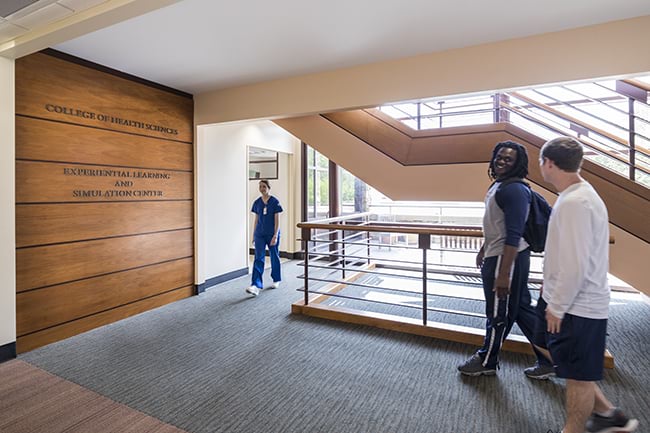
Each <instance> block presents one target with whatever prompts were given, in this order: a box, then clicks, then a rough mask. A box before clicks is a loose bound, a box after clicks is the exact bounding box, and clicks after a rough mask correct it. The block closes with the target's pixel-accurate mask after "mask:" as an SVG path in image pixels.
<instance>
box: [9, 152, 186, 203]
mask: <svg viewBox="0 0 650 433" xmlns="http://www.w3.org/2000/svg"><path fill="white" fill-rule="evenodd" d="M66 170H67V171H66ZM74 170H95V171H96V170H113V171H117V172H124V173H128V174H130V175H131V176H132V177H120V176H85V175H74V174H65V173H66V172H67V173H74ZM139 173H144V174H145V175H150V174H151V175H165V176H169V178H168V179H146V178H135V177H133V176H138V175H140V174H139ZM123 181H127V182H128V181H130V182H133V185H132V186H128V187H124V186H116V183H117V182H123ZM192 183H193V179H192V173H189V172H180V171H169V170H145V169H129V168H117V167H102V166H98V165H77V164H64V163H45V162H34V161H16V203H17V204H21V203H56V202H87V201H138V200H190V199H192V187H193V185H192ZM75 191H79V192H78V193H77V194H80V195H81V196H75ZM81 191H86V192H87V193H83V192H81ZM88 191H90V192H88ZM142 191H144V193H143V192H142ZM84 195H87V196H84Z"/></svg>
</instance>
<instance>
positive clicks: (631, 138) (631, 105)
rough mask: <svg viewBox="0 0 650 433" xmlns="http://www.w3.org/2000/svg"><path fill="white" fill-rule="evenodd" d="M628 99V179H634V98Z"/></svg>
mask: <svg viewBox="0 0 650 433" xmlns="http://www.w3.org/2000/svg"><path fill="white" fill-rule="evenodd" d="M627 100H628V117H629V119H630V120H629V130H630V133H629V134H630V136H629V140H628V141H629V143H630V155H629V162H630V180H632V181H634V179H635V178H636V154H635V153H636V147H635V138H636V133H635V132H634V99H632V98H627Z"/></svg>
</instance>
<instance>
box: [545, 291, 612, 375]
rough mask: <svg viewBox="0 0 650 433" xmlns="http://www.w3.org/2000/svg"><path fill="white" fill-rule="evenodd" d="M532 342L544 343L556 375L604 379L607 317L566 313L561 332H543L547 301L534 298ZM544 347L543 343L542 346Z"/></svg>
mask: <svg viewBox="0 0 650 433" xmlns="http://www.w3.org/2000/svg"><path fill="white" fill-rule="evenodd" d="M537 317H538V319H539V320H538V321H537V329H535V338H534V340H535V341H534V342H533V343H534V344H537V345H538V346H539V345H542V344H543V343H546V347H548V350H549V352H550V353H551V358H553V366H554V367H555V373H556V374H557V376H558V377H561V378H564V379H573V380H581V381H585V382H595V381H598V380H601V379H602V378H603V367H604V365H603V363H604V358H605V338H606V336H607V319H588V318H586V317H580V316H574V315H573V314H565V315H564V319H562V325H561V326H560V332H558V333H557V334H549V333H548V332H546V302H545V301H544V300H543V299H542V298H541V297H540V298H539V300H538V301H537ZM542 347H543V345H542Z"/></svg>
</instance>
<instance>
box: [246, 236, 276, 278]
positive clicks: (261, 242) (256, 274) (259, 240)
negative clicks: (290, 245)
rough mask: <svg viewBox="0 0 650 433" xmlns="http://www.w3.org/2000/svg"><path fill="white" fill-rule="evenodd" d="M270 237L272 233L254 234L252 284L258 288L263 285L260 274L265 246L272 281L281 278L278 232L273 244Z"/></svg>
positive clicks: (261, 273)
mask: <svg viewBox="0 0 650 433" xmlns="http://www.w3.org/2000/svg"><path fill="white" fill-rule="evenodd" d="M272 238H273V235H268V236H257V235H255V237H254V240H255V261H254V262H253V278H252V285H253V286H256V287H257V288H259V289H261V288H263V287H264V284H263V282H262V275H263V274H264V259H265V256H266V248H267V247H268V249H269V255H270V256H271V278H272V279H273V282H274V283H275V282H278V281H281V280H282V273H281V270H280V235H279V234H278V241H277V242H276V243H275V245H273V246H271V245H270V244H271V239H272Z"/></svg>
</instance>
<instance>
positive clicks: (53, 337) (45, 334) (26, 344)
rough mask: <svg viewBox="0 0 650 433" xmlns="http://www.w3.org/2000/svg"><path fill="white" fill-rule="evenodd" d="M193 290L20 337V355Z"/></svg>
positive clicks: (174, 299)
mask: <svg viewBox="0 0 650 433" xmlns="http://www.w3.org/2000/svg"><path fill="white" fill-rule="evenodd" d="M193 290H194V289H193V287H192V286H187V287H181V288H180V289H176V290H172V291H170V292H167V293H162V294H160V295H156V296H153V297H151V298H146V299H142V300H140V301H137V302H133V303H131V304H127V305H123V306H120V307H117V308H114V309H112V310H109V311H104V312H102V313H99V314H95V315H92V316H89V317H84V318H82V319H79V320H75V321H73V322H68V323H63V324H61V325H57V326H54V327H51V328H47V329H44V330H42V331H38V332H35V333H32V334H29V335H26V336H24V337H18V339H17V350H18V353H24V352H28V351H30V350H33V349H36V348H38V347H41V346H45V345H46V344H50V343H53V342H55V341H59V340H63V339H65V338H69V337H72V336H74V335H77V334H80V333H82V332H86V331H90V330H91V329H95V328H98V327H100V326H103V325H108V324H109V323H113V322H117V321H118V320H122V319H126V318H127V317H130V316H134V315H136V314H139V313H143V312H145V311H148V310H152V309H154V308H157V307H161V306H163V305H166V304H169V303H172V302H175V301H179V300H181V299H185V298H188V297H190V296H192V293H193ZM188 338H189V336H188Z"/></svg>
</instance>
